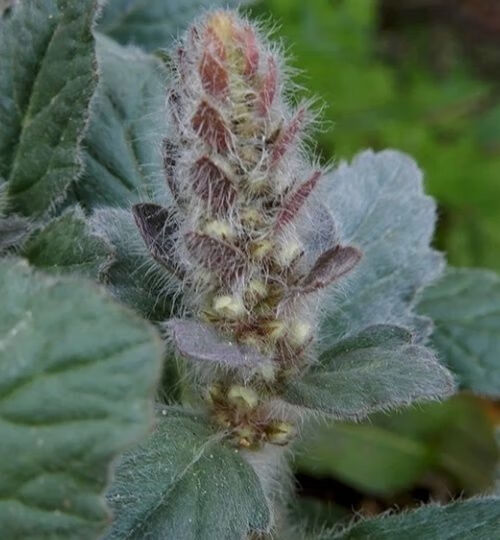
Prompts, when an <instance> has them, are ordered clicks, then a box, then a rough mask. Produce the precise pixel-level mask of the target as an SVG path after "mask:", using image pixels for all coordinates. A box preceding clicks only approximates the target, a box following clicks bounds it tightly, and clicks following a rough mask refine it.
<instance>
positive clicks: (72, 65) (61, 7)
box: [0, 0, 97, 215]
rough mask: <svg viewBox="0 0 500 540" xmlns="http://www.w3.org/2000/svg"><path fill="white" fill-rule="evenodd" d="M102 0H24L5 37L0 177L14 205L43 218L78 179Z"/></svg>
mask: <svg viewBox="0 0 500 540" xmlns="http://www.w3.org/2000/svg"><path fill="white" fill-rule="evenodd" d="M96 4H97V2H96V0H81V1H79V2H74V1H72V0H57V1H56V0H40V1H38V2H21V3H20V4H19V5H18V6H16V8H15V9H14V12H13V14H12V15H11V16H10V17H9V18H8V19H7V20H6V21H5V22H4V23H2V32H1V34H0V50H1V51H2V54H1V55H0V96H1V99H2V107H0V125H1V126H2V129H1V130H0V176H3V177H4V178H5V179H6V180H7V181H8V183H9V203H10V204H11V206H12V207H13V209H14V210H16V211H18V212H19V213H21V214H24V215H32V214H44V213H46V212H47V211H49V210H50V209H51V208H52V207H53V205H54V204H55V203H56V202H57V201H59V200H62V199H63V198H64V196H65V195H66V191H67V189H68V187H69V185H70V184H71V183H72V182H73V181H74V180H75V179H76V178H77V177H78V175H79V174H80V169H81V163H80V155H79V147H80V142H81V139H82V137H83V132H84V129H85V123H86V119H87V116H88V107H89V102H90V99H91V97H92V94H93V92H94V88H95V83H96V71H95V54H94V40H93V37H92V33H91V28H92V25H93V21H94V15H95V11H96Z"/></svg>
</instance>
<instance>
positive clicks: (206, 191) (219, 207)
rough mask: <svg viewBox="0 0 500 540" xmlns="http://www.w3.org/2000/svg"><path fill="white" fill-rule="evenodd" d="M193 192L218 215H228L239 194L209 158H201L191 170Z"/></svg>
mask: <svg viewBox="0 0 500 540" xmlns="http://www.w3.org/2000/svg"><path fill="white" fill-rule="evenodd" d="M191 174H192V178H191V182H192V186H193V191H194V192H195V193H196V194H197V195H198V197H200V198H201V199H202V200H204V201H206V202H207V203H208V204H209V206H210V207H211V208H212V210H213V211H214V212H216V213H219V212H221V213H226V212H227V211H228V210H229V209H230V208H231V206H233V205H234V203H235V201H236V198H237V196H238V192H237V191H236V189H235V188H234V187H233V185H232V183H231V181H230V180H229V178H227V177H226V175H225V174H224V173H223V172H222V171H221V170H220V169H219V168H218V167H217V165H215V164H214V163H213V162H212V161H211V159H210V158H209V157H206V156H204V157H201V158H200V159H199V160H198V161H197V162H196V163H195V164H194V165H193V168H192V170H191Z"/></svg>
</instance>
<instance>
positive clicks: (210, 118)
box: [191, 101, 231, 154]
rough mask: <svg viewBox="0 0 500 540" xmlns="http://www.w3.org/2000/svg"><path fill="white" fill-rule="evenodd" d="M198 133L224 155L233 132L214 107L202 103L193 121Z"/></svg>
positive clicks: (204, 102)
mask: <svg viewBox="0 0 500 540" xmlns="http://www.w3.org/2000/svg"><path fill="white" fill-rule="evenodd" d="M191 124H192V127H193V129H194V131H195V132H196V133H198V135H199V136H200V137H201V138H202V139H203V140H204V141H205V142H206V143H207V144H208V145H209V146H210V147H211V148H213V149H214V150H217V152H219V153H221V154H222V153H224V152H225V151H226V150H228V148H229V144H230V140H231V132H230V131H229V127H228V126H227V125H226V122H225V120H224V118H223V117H222V115H221V114H220V113H219V112H218V111H217V110H216V109H215V108H214V107H212V105H210V104H209V103H207V102H206V101H202V102H201V103H200V104H199V106H198V108H197V109H196V112H195V113H194V115H193V118H192V120H191Z"/></svg>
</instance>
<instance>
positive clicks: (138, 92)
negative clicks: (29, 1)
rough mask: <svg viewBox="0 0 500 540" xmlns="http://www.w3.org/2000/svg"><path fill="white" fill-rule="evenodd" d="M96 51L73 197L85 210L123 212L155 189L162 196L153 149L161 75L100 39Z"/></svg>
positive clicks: (148, 62)
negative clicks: (96, 76) (80, 168)
mask: <svg viewBox="0 0 500 540" xmlns="http://www.w3.org/2000/svg"><path fill="white" fill-rule="evenodd" d="M96 47H97V60H98V63H99V69H100V80H99V85H98V87H97V91H96V96H95V98H94V100H93V103H92V116H91V118H90V122H89V128H88V131H87V133H86V136H85V140H84V143H83V149H84V151H83V159H84V165H85V170H84V174H83V176H82V178H81V180H80V182H79V183H78V184H77V185H76V192H77V197H78V199H79V201H80V202H81V203H82V204H83V205H84V206H86V207H87V208H95V207H97V206H122V207H127V208H128V207H129V206H130V203H131V202H139V200H141V199H144V197H145V196H147V197H148V198H149V197H152V196H153V195H154V194H155V188H156V186H161V188H162V189H161V193H162V195H164V193H165V189H163V185H164V181H165V180H164V170H163V161H162V155H161V152H160V150H159V148H160V146H161V140H162V133H163V132H164V130H165V112H164V109H165V104H164V102H165V95H164V94H165V84H166V82H165V81H166V74H165V71H164V69H163V66H162V63H161V62H160V60H159V59H157V58H155V57H153V56H149V55H146V54H144V53H142V52H141V51H139V50H137V49H130V48H124V47H121V46H119V45H117V44H116V43H114V42H113V41H112V40H110V39H108V38H106V37H105V36H99V35H97V37H96ZM158 191H160V190H158ZM162 202H165V201H162Z"/></svg>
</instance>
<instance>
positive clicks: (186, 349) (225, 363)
mask: <svg viewBox="0 0 500 540" xmlns="http://www.w3.org/2000/svg"><path fill="white" fill-rule="evenodd" d="M167 328H168V329H169V330H170V332H171V334H172V338H173V340H174V343H175V346H176V348H177V350H178V351H179V353H180V354H181V355H182V356H184V357H186V358H189V359H191V360H194V361H195V362H197V363H198V364H199V365H200V366H201V365H203V362H206V363H207V364H208V365H219V366H221V367H225V368H235V367H249V368H252V367H257V366H258V365H262V364H265V363H269V358H266V357H265V356H263V355H261V354H259V353H258V352H257V351H256V350H254V349H252V348H250V347H245V346H241V345H238V344H237V343H233V342H231V341H230V340H229V339H227V338H226V339H224V338H223V337H222V336H220V335H219V334H217V332H215V330H213V329H212V328H211V327H210V326H209V325H207V324H202V323H200V322H197V321H190V320H182V319H172V320H170V321H168V323H167Z"/></svg>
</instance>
